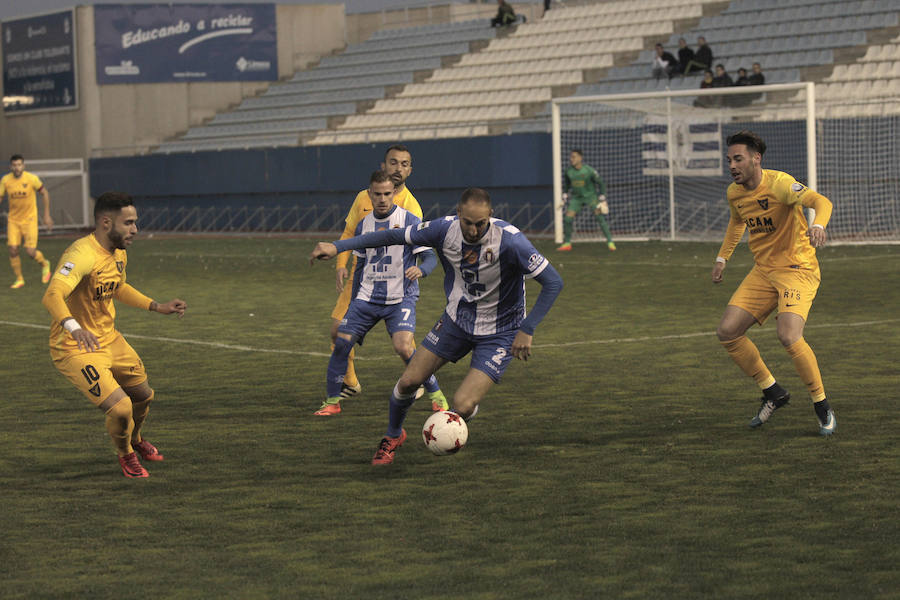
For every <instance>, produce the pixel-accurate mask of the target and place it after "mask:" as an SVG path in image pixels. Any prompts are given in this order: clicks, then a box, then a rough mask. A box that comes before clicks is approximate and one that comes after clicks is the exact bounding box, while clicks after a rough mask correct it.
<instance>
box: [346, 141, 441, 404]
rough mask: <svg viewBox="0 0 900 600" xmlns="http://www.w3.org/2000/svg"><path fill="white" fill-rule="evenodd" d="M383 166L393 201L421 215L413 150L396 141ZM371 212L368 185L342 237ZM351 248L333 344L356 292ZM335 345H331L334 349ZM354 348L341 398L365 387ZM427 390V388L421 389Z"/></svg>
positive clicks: (352, 233) (389, 149)
mask: <svg viewBox="0 0 900 600" xmlns="http://www.w3.org/2000/svg"><path fill="white" fill-rule="evenodd" d="M381 170H382V171H384V172H386V173H387V174H388V175H389V176H390V178H391V181H392V182H393V184H394V204H396V205H397V206H399V207H400V208H402V209H404V210H407V211H409V212H411V213H412V214H414V215H415V216H417V217H419V219H421V218H422V207H421V206H419V202H418V201H417V200H416V198H415V196H413V195H412V192H410V191H409V188H408V187H406V180H407V179H408V178H409V176H410V174H411V173H412V154H411V153H410V151H409V149H408V148H407V147H406V146H403V145H402V144H395V145H393V146H391V147H390V148H388V149H387V151H386V152H385V153H384V162H382V163H381ZM371 212H372V199H371V198H370V197H369V189H368V188H366V189H364V190H362V191H361V192H359V193H358V194H357V195H356V199H355V200H354V201H353V205H352V206H351V207H350V212H348V213H347V218H346V219H345V220H344V231H343V233H341V237H340V239H342V240H346V239H349V238H352V237H353V236H354V235H355V232H356V226H357V225H359V223H360V221H362V220H363V219H364V218H365V217H366V215H368V214H369V213H371ZM350 255H351V252H349V251H347V252H342V253H340V254H338V256H337V261H336V264H335V270H336V278H337V284H336V286H337V291H338V294H339V296H338V300H337V303H336V304H335V305H334V310H333V311H331V342H332V344H334V342H335V340H336V339H337V334H338V327H339V326H340V324H341V320H342V319H343V318H344V315H346V314H347V309H348V308H349V307H350V300H351V299H352V296H353V290H352V288H353V286H352V285H346V280H347V277H348V276H349V275H350V273H351V271H353V270H355V268H356V257H354V258H353V264H351V265H350V269H348V268H347V265H348V263H349V262H350ZM333 348H334V346H333V345H332V349H333ZM354 355H355V350H351V351H350V358H349V361H348V363H347V372H346V373H345V374H344V383H343V387H342V388H341V398H345V399H346V398H349V397H350V396H355V395H356V394H359V393H360V392H361V391H362V385H360V383H359V379H358V378H357V377H356V368H355V366H354V365H353V358H354ZM420 392H422V393H424V389H423V390H420ZM432 408H433V409H434V410H447V409H448V408H449V405H448V404H447V403H446V401H444V402H443V404H440V405H439V404H435V405H434V406H432Z"/></svg>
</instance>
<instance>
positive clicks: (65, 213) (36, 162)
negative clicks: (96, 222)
mask: <svg viewBox="0 0 900 600" xmlns="http://www.w3.org/2000/svg"><path fill="white" fill-rule="evenodd" d="M25 168H26V170H28V171H29V172H31V173H34V174H35V175H37V176H38V177H39V178H40V179H41V182H42V183H43V184H44V187H45V188H47V191H48V192H49V194H50V216H52V217H53V222H54V224H53V228H54V229H83V228H85V227H89V226H90V225H91V223H92V222H93V219H92V217H91V212H92V208H91V205H90V198H89V192H88V178H87V172H86V171H85V169H84V160H83V159H81V158H53V159H29V160H28V161H26V163H25ZM43 210H44V209H43V208H42V204H41V198H40V195H38V217H39V218H38V224H39V225H40V227H41V229H43V228H44V225H43V221H42V220H41V219H40V215H42V214H43Z"/></svg>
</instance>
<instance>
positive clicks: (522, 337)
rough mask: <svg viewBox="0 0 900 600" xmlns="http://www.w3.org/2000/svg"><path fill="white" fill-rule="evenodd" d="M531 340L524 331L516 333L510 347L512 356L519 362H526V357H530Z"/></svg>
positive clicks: (531, 337)
mask: <svg viewBox="0 0 900 600" xmlns="http://www.w3.org/2000/svg"><path fill="white" fill-rule="evenodd" d="M533 339H534V336H533V335H529V334H527V333H525V332H524V331H519V332H517V333H516V337H515V339H513V343H512V346H511V347H510V351H511V352H512V355H513V356H515V357H516V358H518V359H519V360H528V357H529V356H531V341H532V340H533Z"/></svg>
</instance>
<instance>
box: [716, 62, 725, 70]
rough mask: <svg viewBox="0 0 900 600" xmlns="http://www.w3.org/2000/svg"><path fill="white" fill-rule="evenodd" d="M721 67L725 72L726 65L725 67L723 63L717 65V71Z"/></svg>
mask: <svg viewBox="0 0 900 600" xmlns="http://www.w3.org/2000/svg"><path fill="white" fill-rule="evenodd" d="M719 67H721V68H722V70H723V71H724V70H725V65H723V64H722V63H719V64H717V65H716V68H717V69H718V68H719Z"/></svg>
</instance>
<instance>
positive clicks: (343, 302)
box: [331, 280, 353, 321]
mask: <svg viewBox="0 0 900 600" xmlns="http://www.w3.org/2000/svg"><path fill="white" fill-rule="evenodd" d="M352 295H353V285H352V282H350V281H349V280H348V281H347V283H346V284H344V291H343V292H341V295H340V296H338V299H337V302H335V304H334V310H333V311H331V318H332V319H335V320H337V321H340V320H341V319H343V318H344V315H345V314H347V309H348V308H350V296H352Z"/></svg>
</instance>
